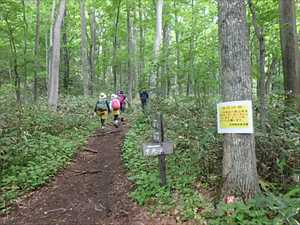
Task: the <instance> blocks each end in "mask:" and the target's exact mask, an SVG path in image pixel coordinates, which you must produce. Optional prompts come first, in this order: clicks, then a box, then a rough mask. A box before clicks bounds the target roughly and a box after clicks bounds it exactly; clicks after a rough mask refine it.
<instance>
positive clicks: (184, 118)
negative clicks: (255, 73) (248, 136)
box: [123, 98, 300, 225]
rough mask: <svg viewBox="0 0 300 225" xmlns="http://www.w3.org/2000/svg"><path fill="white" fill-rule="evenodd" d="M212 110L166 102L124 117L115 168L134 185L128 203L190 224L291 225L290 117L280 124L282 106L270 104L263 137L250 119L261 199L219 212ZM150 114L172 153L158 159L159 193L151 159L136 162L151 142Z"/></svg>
mask: <svg viewBox="0 0 300 225" xmlns="http://www.w3.org/2000/svg"><path fill="white" fill-rule="evenodd" d="M214 104H215V103H214ZM214 104H213V103H209V102H201V101H200V100H199V102H197V101H195V100H194V99H192V98H178V99H167V100H165V101H161V102H160V104H159V107H157V108H155V106H156V105H154V107H153V108H152V110H147V113H146V115H144V114H142V113H136V114H133V115H132V118H131V120H132V122H131V124H132V127H131V129H130V130H129V132H128V135H127V137H126V140H125V142H124V146H123V161H124V164H125V166H126V168H127V170H128V175H129V179H130V180H131V181H133V183H134V184H135V188H134V190H133V191H132V193H131V197H132V198H133V199H134V200H135V201H136V202H138V203H139V204H141V205H145V206H146V207H148V208H149V209H150V210H151V211H152V212H162V213H165V214H171V215H173V216H176V218H179V220H181V221H185V220H196V221H197V224H205V223H206V224H207V223H208V224H278V225H279V224H295V221H296V220H299V205H300V201H299V197H300V196H299V195H300V192H299V185H297V183H295V181H293V180H292V175H293V174H296V175H297V171H298V169H299V160H300V157H299V154H300V151H299V146H300V145H299V133H300V132H299V131H300V130H299V127H300V126H299V125H300V123H299V121H300V120H299V118H298V117H297V115H295V114H291V115H288V116H285V117H284V118H283V116H282V115H283V113H284V112H282V109H284V105H282V104H281V105H280V103H278V104H279V106H277V107H276V108H275V109H274V110H272V111H271V112H270V113H269V118H270V120H269V122H268V124H267V133H265V134H262V132H261V131H260V127H259V124H258V122H257V120H256V119H255V124H256V128H255V130H256V138H255V140H256V152H257V160H258V173H259V176H260V181H259V182H260V185H261V189H262V195H261V196H258V197H257V198H255V199H253V200H251V201H250V202H247V203H242V202H238V203H236V204H232V205H225V204H223V203H220V202H222V200H221V199H220V187H221V186H222V178H221V174H222V154H223V153H222V135H219V134H217V131H216V125H217V124H216V119H215V115H216V109H215V107H214ZM276 104H277V103H276ZM158 111H160V112H163V113H164V121H165V127H166V137H167V139H170V140H172V142H173V143H174V146H175V149H174V154H172V155H168V156H167V157H166V161H167V185H166V186H165V187H160V185H159V167H158V158H157V157H144V156H143V155H142V144H143V143H147V142H150V139H151V135H152V130H153V128H152V127H151V121H152V118H151V117H152V115H154V114H155V112H158ZM279 115H281V116H279ZM282 121H284V122H282ZM204 221H206V222H204ZM253 221H255V223H254V222H253Z"/></svg>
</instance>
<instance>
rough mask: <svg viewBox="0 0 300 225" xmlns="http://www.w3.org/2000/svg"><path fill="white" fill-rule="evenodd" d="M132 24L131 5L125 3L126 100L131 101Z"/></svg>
mask: <svg viewBox="0 0 300 225" xmlns="http://www.w3.org/2000/svg"><path fill="white" fill-rule="evenodd" d="M132 29H133V24H132V19H131V7H130V5H129V3H127V52H128V71H127V72H128V102H129V104H131V103H132V86H133V76H134V75H133V60H132V59H133V57H134V56H133V37H132V36H133V30H132Z"/></svg>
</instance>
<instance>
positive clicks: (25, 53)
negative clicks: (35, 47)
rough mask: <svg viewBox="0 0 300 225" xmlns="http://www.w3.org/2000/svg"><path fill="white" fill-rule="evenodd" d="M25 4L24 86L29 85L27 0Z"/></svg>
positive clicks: (23, 4)
mask: <svg viewBox="0 0 300 225" xmlns="http://www.w3.org/2000/svg"><path fill="white" fill-rule="evenodd" d="M22 6H23V22H24V52H23V55H24V56H23V60H24V86H25V87H26V86H27V48H28V44H27V41H28V23H27V19H26V5H25V1H24V0H22Z"/></svg>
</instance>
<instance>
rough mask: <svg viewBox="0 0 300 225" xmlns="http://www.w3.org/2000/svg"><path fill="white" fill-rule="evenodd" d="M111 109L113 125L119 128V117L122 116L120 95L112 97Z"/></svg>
mask: <svg viewBox="0 0 300 225" xmlns="http://www.w3.org/2000/svg"><path fill="white" fill-rule="evenodd" d="M110 108H111V110H112V114H113V117H114V119H113V120H114V121H113V124H114V126H115V127H118V126H119V115H120V109H121V104H120V101H119V98H118V95H116V94H112V95H111V102H110Z"/></svg>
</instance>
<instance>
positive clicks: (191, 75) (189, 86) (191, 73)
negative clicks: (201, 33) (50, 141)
mask: <svg viewBox="0 0 300 225" xmlns="http://www.w3.org/2000/svg"><path fill="white" fill-rule="evenodd" d="M194 18H195V17H194V0H192V24H194V23H195V21H194ZM194 49H195V32H194V29H193V28H192V31H191V40H190V52H189V55H190V68H189V71H188V79H187V85H186V95H187V96H189V95H190V94H191V92H192V80H193V78H194V58H195V57H194V51H195V50H194Z"/></svg>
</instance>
